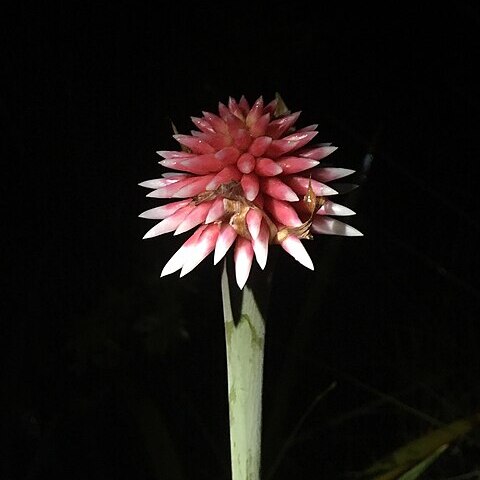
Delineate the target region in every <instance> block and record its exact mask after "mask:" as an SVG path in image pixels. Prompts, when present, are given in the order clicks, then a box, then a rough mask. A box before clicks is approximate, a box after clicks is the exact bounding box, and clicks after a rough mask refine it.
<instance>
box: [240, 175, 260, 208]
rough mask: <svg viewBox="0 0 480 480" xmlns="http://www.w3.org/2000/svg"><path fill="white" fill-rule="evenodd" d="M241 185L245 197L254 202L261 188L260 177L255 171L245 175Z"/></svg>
mask: <svg viewBox="0 0 480 480" xmlns="http://www.w3.org/2000/svg"><path fill="white" fill-rule="evenodd" d="M240 185H241V186H242V189H243V193H244V194H245V198H246V199H247V200H249V201H250V202H253V201H254V200H255V198H256V197H257V195H258V191H259V189H260V184H259V182H258V177H257V176H256V175H255V174H254V173H249V174H246V175H243V177H242V179H241V180H240Z"/></svg>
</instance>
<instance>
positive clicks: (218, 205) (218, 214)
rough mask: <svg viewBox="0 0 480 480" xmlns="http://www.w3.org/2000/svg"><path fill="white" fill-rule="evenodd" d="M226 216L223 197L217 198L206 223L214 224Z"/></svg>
mask: <svg viewBox="0 0 480 480" xmlns="http://www.w3.org/2000/svg"><path fill="white" fill-rule="evenodd" d="M224 215H225V207H224V204H223V197H217V198H216V199H215V200H214V201H213V203H212V206H211V207H210V210H209V211H208V215H207V218H206V219H205V223H212V222H215V221H217V220H219V219H220V218H222V217H223V216H224Z"/></svg>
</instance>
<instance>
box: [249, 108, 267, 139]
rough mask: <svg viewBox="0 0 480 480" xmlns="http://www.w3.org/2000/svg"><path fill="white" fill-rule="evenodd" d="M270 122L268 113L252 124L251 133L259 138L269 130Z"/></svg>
mask: <svg viewBox="0 0 480 480" xmlns="http://www.w3.org/2000/svg"><path fill="white" fill-rule="evenodd" d="M269 122H270V114H269V113H266V114H265V115H262V116H261V117H260V118H259V119H258V120H255V122H254V123H253V124H252V125H251V126H250V134H251V135H252V137H254V138H257V137H260V136H262V135H265V131H266V130H267V125H268V124H269Z"/></svg>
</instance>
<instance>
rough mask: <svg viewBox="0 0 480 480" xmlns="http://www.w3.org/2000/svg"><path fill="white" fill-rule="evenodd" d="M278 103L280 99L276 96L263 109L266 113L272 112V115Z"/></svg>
mask: <svg viewBox="0 0 480 480" xmlns="http://www.w3.org/2000/svg"><path fill="white" fill-rule="evenodd" d="M277 104H278V100H277V99H276V98H274V99H273V100H272V101H271V102H270V103H268V104H267V105H265V108H264V109H263V111H264V112H265V113H270V115H273V114H274V113H275V110H276V109H277Z"/></svg>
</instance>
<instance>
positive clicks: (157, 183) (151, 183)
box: [138, 178, 178, 189]
mask: <svg viewBox="0 0 480 480" xmlns="http://www.w3.org/2000/svg"><path fill="white" fill-rule="evenodd" d="M176 182H178V179H173V178H155V179H153V180H146V181H145V182H142V183H139V184H138V186H139V187H145V188H155V189H157V188H162V187H165V186H167V185H170V184H172V183H176Z"/></svg>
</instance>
